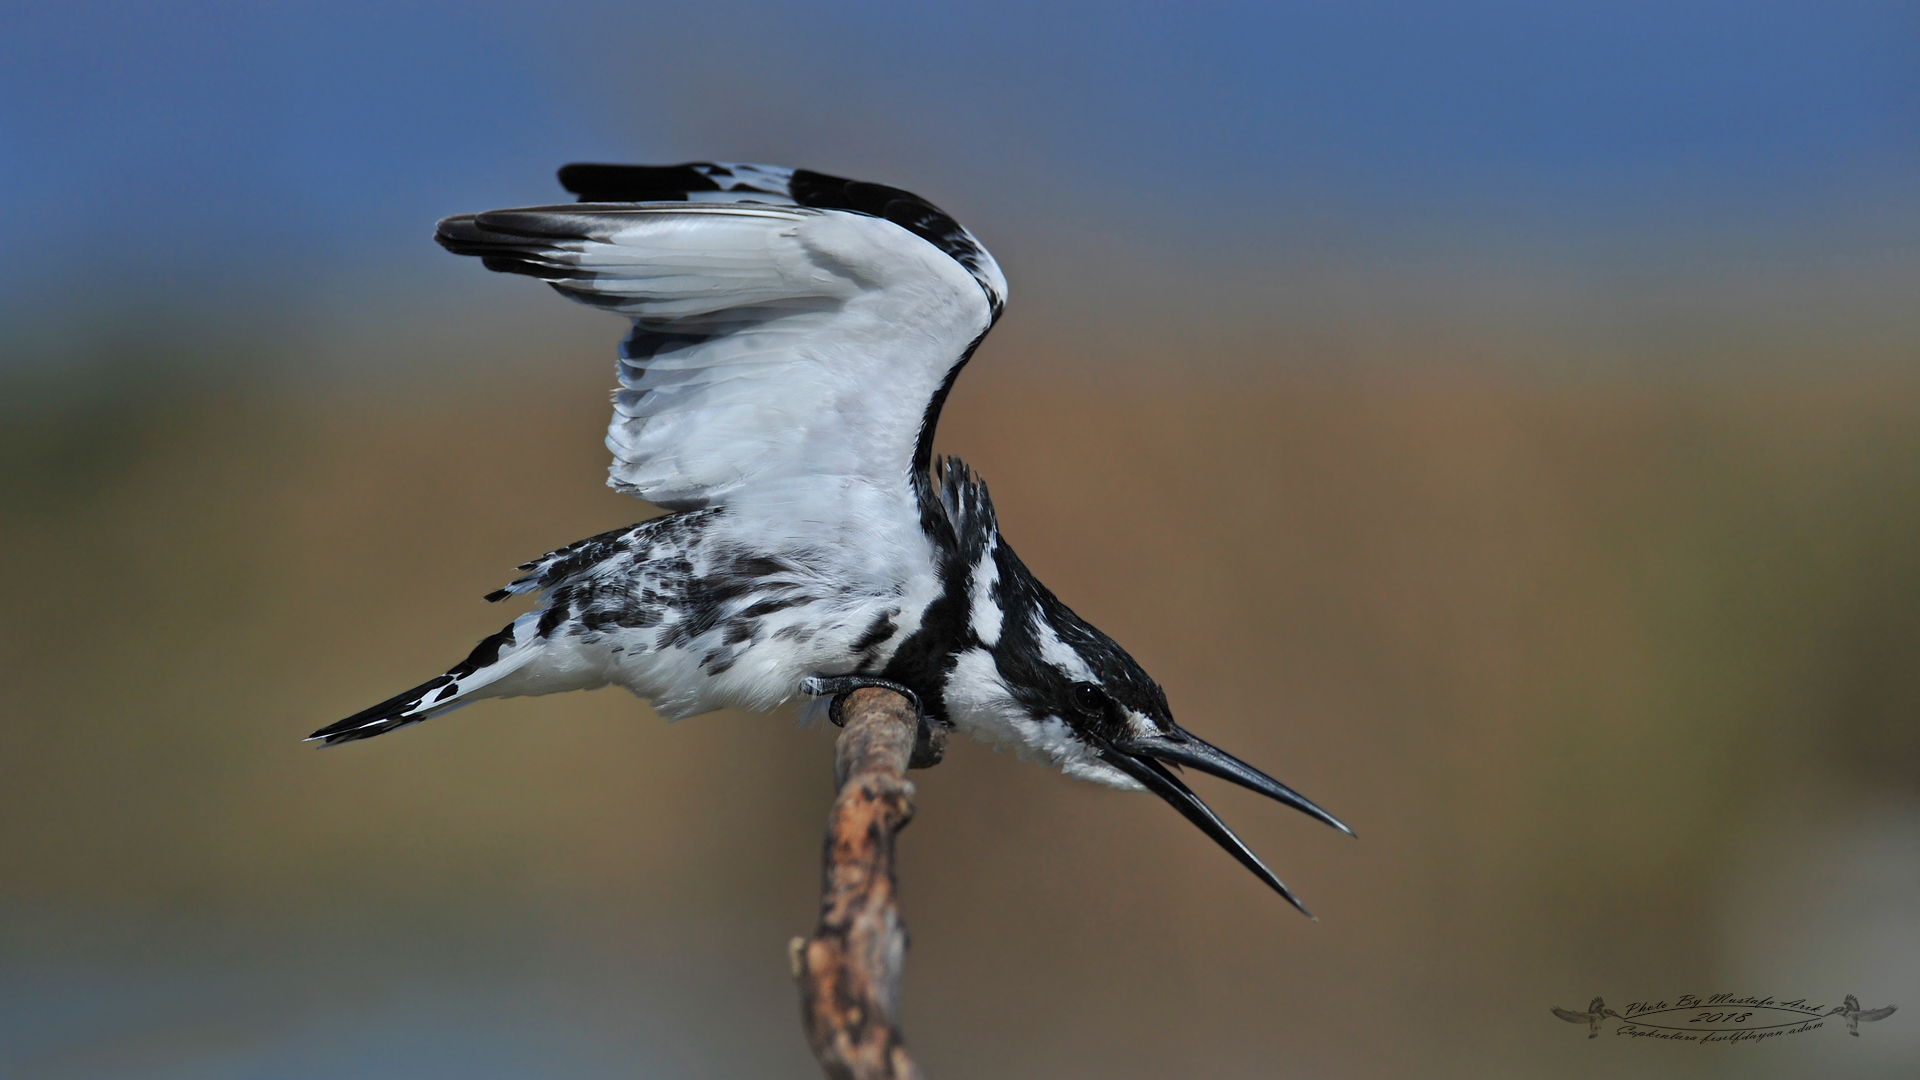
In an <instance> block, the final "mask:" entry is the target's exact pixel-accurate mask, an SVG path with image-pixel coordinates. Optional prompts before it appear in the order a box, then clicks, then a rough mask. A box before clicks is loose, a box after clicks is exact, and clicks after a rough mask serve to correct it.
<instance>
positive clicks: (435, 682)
mask: <svg viewBox="0 0 1920 1080" xmlns="http://www.w3.org/2000/svg"><path fill="white" fill-rule="evenodd" d="M537 616H538V612H530V613H528V614H526V615H522V616H520V617H519V618H518V619H515V620H514V621H512V622H510V623H508V624H507V625H506V626H505V627H504V628H502V629H501V631H500V632H499V633H497V634H494V635H492V636H490V637H488V638H486V639H485V640H483V641H481V642H480V644H479V645H477V646H475V647H474V650H473V652H472V653H471V654H469V655H468V656H467V658H466V659H465V660H462V661H461V662H460V663H458V664H455V665H454V666H453V667H452V668H450V669H449V670H448V671H447V673H446V674H444V675H436V676H434V677H433V678H431V679H428V680H427V681H426V682H423V683H421V684H420V685H419V686H416V687H414V688H413V689H411V690H408V691H405V692H404V693H399V694H395V695H394V696H392V697H390V698H388V699H387V700H385V701H383V702H381V703H380V704H378V705H375V706H373V707H371V708H367V709H362V710H360V711H359V712H357V713H354V714H353V715H352V716H349V717H347V718H346V719H345V720H341V721H339V722H337V723H333V724H328V725H327V726H326V727H323V728H321V729H320V730H319V731H316V732H314V733H313V734H311V735H309V736H307V741H308V742H316V741H318V742H322V743H325V744H326V745H327V746H333V745H334V744H336V743H343V742H352V741H354V740H355V739H371V738H373V737H374V736H375V735H384V734H386V733H387V732H389V731H392V730H393V729H395V728H400V727H405V726H407V725H408V724H413V723H418V722H419V721H421V720H425V719H427V718H428V717H433V716H439V715H441V714H442V713H448V712H452V711H453V710H455V709H457V708H459V707H460V706H462V705H467V704H470V703H472V702H474V701H477V700H479V699H480V698H486V697H494V696H496V694H497V692H498V688H497V687H494V690H495V693H487V692H486V691H487V690H488V688H490V687H493V684H495V683H497V682H499V681H500V680H501V679H502V678H505V677H506V676H508V675H511V674H513V673H514V672H515V671H518V670H519V669H520V668H521V666H523V665H524V664H526V662H527V661H528V660H531V659H532V658H533V657H534V656H535V655H536V654H537V653H538V652H539V646H538V642H537V638H538V633H537V630H536V627H535V622H536V619H537Z"/></svg>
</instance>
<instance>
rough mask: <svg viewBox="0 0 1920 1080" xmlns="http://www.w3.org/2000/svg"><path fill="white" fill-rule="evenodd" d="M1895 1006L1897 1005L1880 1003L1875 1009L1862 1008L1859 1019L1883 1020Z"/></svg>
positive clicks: (1890, 1014)
mask: <svg viewBox="0 0 1920 1080" xmlns="http://www.w3.org/2000/svg"><path fill="white" fill-rule="evenodd" d="M1897 1008H1899V1006H1897V1005H1882V1006H1881V1007H1879V1008H1877V1009H1862V1010H1860V1019H1862V1020H1885V1019H1886V1018H1887V1017H1889V1016H1892V1015H1893V1011H1894V1010H1895V1009H1897Z"/></svg>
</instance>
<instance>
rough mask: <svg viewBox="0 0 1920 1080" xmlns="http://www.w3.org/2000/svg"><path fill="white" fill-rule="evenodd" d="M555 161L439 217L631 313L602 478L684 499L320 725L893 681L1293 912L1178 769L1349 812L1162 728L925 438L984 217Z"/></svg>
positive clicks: (848, 193) (843, 185) (523, 581)
mask: <svg viewBox="0 0 1920 1080" xmlns="http://www.w3.org/2000/svg"><path fill="white" fill-rule="evenodd" d="M560 183H561V184H562V185H563V186H564V187H565V188H566V189H567V190H568V191H570V192H572V193H573V194H575V195H578V196H579V197H580V202H579V203H577V204H568V205H560V206H539V207H530V208H525V209H517V210H495V211H489V212H487V213H482V214H461V215H458V216H455V217H450V218H447V219H445V220H444V221H441V222H440V224H439V227H438V230H437V232H436V234H435V239H436V240H438V241H439V242H440V244H441V245H442V246H444V247H445V248H446V249H447V250H449V251H452V252H454V253H455V254H459V255H478V256H479V257H480V260H481V263H482V264H483V265H485V266H486V268H487V269H489V270H500V271H505V272H507V273H514V274H526V275H528V276H530V277H535V278H539V279H540V280H542V281H545V282H546V283H547V284H548V285H551V286H552V287H553V288H554V289H555V290H557V291H558V292H559V293H560V294H561V295H563V296H566V297H568V298H569V299H572V300H578V301H580V302H581V303H584V304H589V305H591V306H593V307H597V308H602V309H605V310H607V311H611V312H617V313H618V314H620V315H624V316H626V317H627V318H628V319H630V320H632V323H633V330H632V332H631V333H629V334H628V335H627V337H626V340H625V341H624V342H623V343H622V346H621V349H620V362H619V379H620V386H621V389H619V390H618V391H616V392H615V393H614V397H613V400H614V410H613V422H612V424H611V425H610V426H609V427H608V429H607V447H608V449H610V450H612V451H613V465H612V467H611V469H610V470H609V472H610V474H611V476H610V479H609V480H608V483H609V484H611V485H612V486H613V487H614V488H616V489H618V490H620V491H624V492H627V493H629V494H632V495H636V496H639V497H640V498H642V499H645V500H647V501H648V502H651V503H654V504H655V505H657V506H660V507H662V508H663V509H666V510H668V511H671V513H669V514H667V515H666V516H664V517H658V518H654V519H652V520H650V521H646V522H643V523H641V524H639V525H634V526H630V527H628V528H624V529H615V530H614V531H612V532H608V533H602V534H601V535H599V536H594V537H589V538H588V539H585V540H581V541H579V542H577V543H573V544H568V545H567V546H566V547H563V548H561V549H559V550H558V551H555V552H552V553H551V554H548V555H545V556H542V557H541V558H538V559H535V560H534V561H532V562H530V563H526V564H524V565H522V566H521V567H520V569H521V570H522V571H524V575H523V576H522V577H520V578H518V579H517V580H515V581H513V582H512V583H511V584H509V585H507V586H506V587H505V588H503V589H500V590H498V591H496V592H494V593H492V594H490V595H489V596H488V597H487V599H488V600H496V601H497V600H504V599H506V598H508V597H510V596H516V595H520V594H523V593H538V594H539V605H538V607H536V608H535V609H534V610H533V611H530V612H528V613H526V614H525V615H522V616H520V617H519V618H517V619H515V620H513V622H511V623H509V624H508V625H507V626H506V628H504V629H502V630H501V631H500V632H499V633H497V634H494V635H492V636H491V637H488V638H486V639H485V640H483V641H482V642H480V644H479V646H478V647H477V648H475V649H474V650H473V653H472V655H470V656H468V657H467V658H466V659H465V660H463V661H461V662H460V663H458V664H456V665H454V666H453V667H452V668H450V669H449V670H448V671H447V672H446V673H445V674H442V675H438V676H435V677H434V678H432V679H429V680H427V681H426V682H424V683H421V684H420V685H419V686H416V687H414V688H413V689H411V690H408V691H406V692H405V693H402V694H397V695H395V696H394V697H391V698H389V699H387V700H386V701H383V702H381V703H380V704H378V705H375V706H373V707H372V708H369V709H366V710H363V711H361V712H358V713H355V714H354V715H352V716H349V717H347V718H346V719H344V720H342V721H340V722H339V723H336V724H332V725H330V726H328V727H325V728H322V729H321V730H319V731H317V732H315V733H314V734H313V736H312V738H314V739H319V740H322V741H324V742H326V743H328V744H333V743H342V742H348V741H350V740H354V739H364V738H368V737H371V736H374V735H380V734H383V733H385V732H388V731H392V730H393V729H395V728H398V727H402V726H404V725H407V724H411V723H414V722H415V721H419V720H425V719H427V718H428V717H432V716H438V715H440V714H442V713H445V712H449V711H451V710H453V709H456V708H459V707H461V706H463V705H467V704H469V703H471V702H473V701H476V700H479V699H481V698H490V697H511V696H515V695H520V694H550V693H554V692H557V691H561V690H587V689H593V688H596V687H602V686H607V685H609V684H612V685H617V686H624V687H626V688H627V689H628V690H631V691H633V693H635V694H637V695H639V696H640V697H642V698H647V699H650V700H651V701H652V702H653V707H654V708H655V709H656V710H657V711H658V712H659V713H660V714H661V715H662V716H665V717H667V718H669V719H676V718H679V717H684V716H692V715H694V714H696V713H702V712H706V711H708V710H711V709H718V708H723V707H735V708H742V709H749V710H754V711H762V710H767V709H771V708H774V707H775V706H778V705H780V704H781V703H782V702H785V701H788V700H790V699H792V698H794V697H796V696H813V697H819V696H823V695H831V694H838V693H844V692H845V691H847V690H849V689H851V688H853V687H856V686H862V685H875V686H886V687H889V688H892V689H897V690H901V691H903V692H905V693H906V694H908V695H909V696H910V697H912V698H914V699H915V701H916V704H917V705H918V706H919V708H920V710H921V713H922V715H923V716H924V717H926V718H927V719H928V720H929V721H931V722H935V723H940V724H944V725H947V726H949V727H954V728H958V729H960V730H961V731H964V732H967V733H968V734H970V735H972V736H974V737H975V738H978V739H982V740H984V741H987V742H991V743H994V744H996V745H1002V746H1004V745H1009V744H1011V745H1013V746H1014V747H1015V748H1017V749H1019V750H1021V751H1022V753H1023V755H1026V754H1038V755H1040V756H1042V757H1043V758H1045V759H1047V760H1050V761H1051V762H1052V763H1053V764H1054V765H1056V766H1058V767H1059V768H1060V769H1061V771H1063V772H1065V773H1066V774H1067V775H1069V776H1075V777H1080V778H1083V779H1088V780H1095V781H1099V782H1101V783H1104V784H1108V785H1111V786H1113V787H1117V788H1124V789H1128V790H1136V791H1137V790H1146V791H1151V792H1153V793H1154V794H1155V795H1158V796H1160V797H1161V798H1163V799H1165V800H1166V801H1167V802H1169V803H1171V804H1173V806H1174V808H1175V809H1177V810H1179V811H1180V813H1182V814H1183V815H1185V816H1186V817H1187V819H1188V820H1189V821H1192V822H1193V823H1194V824H1195V825H1198V826H1199V827H1200V828H1201V829H1202V830H1203V831H1205V832H1206V834H1207V835H1208V836H1210V837H1212V838H1213V839H1214V840H1215V841H1216V842H1218V843H1219V844H1220V845H1221V846H1222V847H1224V848H1226V850H1227V851H1229V852H1230V853H1232V855H1233V856H1234V857H1235V858H1236V859H1238V860H1239V861H1240V862H1241V863H1242V864H1244V865H1245V866H1246V867H1247V868H1248V869H1249V870H1251V871H1253V873H1254V874H1256V875H1258V876H1259V878H1260V879H1261V880H1262V881H1264V882H1266V884H1267V885H1269V886H1271V887H1272V888H1273V889H1275V890H1276V891H1278V892H1279V893H1280V895H1281V896H1283V897H1285V898H1286V899H1287V900H1288V901H1289V902H1291V903H1292V904H1293V905H1294V906H1295V907H1298V908H1300V910H1301V911H1303V912H1304V911H1305V910H1306V909H1305V908H1304V907H1301V906H1300V902H1299V901H1298V900H1296V899H1295V898H1294V896H1293V894H1292V893H1291V892H1289V891H1288V890H1287V887H1286V886H1285V885H1283V884H1282V883H1281V881H1280V879H1279V878H1278V877H1276V876H1275V875H1274V873H1273V872H1272V871H1271V870H1268V869H1267V867H1266V866H1265V865H1264V864H1262V863H1261V862H1260V860H1259V859H1258V858H1257V857H1255V856H1254V854H1253V852H1252V851H1250V850H1248V848H1247V846H1246V845H1245V844H1244V843H1242V842H1241V841H1240V839H1239V837H1237V836H1235V835H1234V834H1233V831H1232V830H1230V829H1228V828H1227V826H1226V825H1225V824H1224V823H1223V822H1221V820H1220V819H1219V818H1218V817H1216V816H1215V815H1214V813H1213V811H1212V810H1210V809H1208V807H1207V806H1206V804H1205V803H1203V802H1201V801H1200V799H1199V798H1198V797H1197V796H1196V795H1194V793H1193V792H1192V791H1191V790H1190V789H1189V788H1188V787H1187V785H1186V784H1184V783H1183V782H1181V780H1180V778H1179V777H1178V776H1176V775H1175V772H1174V769H1175V768H1177V767H1178V766H1182V765H1185V766H1191V767H1192V768H1195V769H1198V770H1200V771H1202V772H1206V773H1210V774H1212V775H1214V776H1217V777H1221V778H1223V779H1226V780H1229V781H1232V782H1233V783H1236V784H1239V785H1241V786H1243V787H1246V788H1250V789H1252V790H1254V791H1257V792H1260V793H1261V794H1263V795H1267V796H1270V797H1272V798H1274V799H1277V800H1279V801H1281V802H1283V803H1286V804H1287V805H1289V806H1292V807H1295V808H1296V809H1299V810H1302V811H1304V812H1306V813H1308V814H1311V815H1312V816H1314V817H1316V818H1318V819H1320V820H1321V821H1324V822H1326V823H1327V824H1329V825H1332V826H1333V827H1335V828H1337V829H1340V830H1342V831H1345V832H1348V833H1349V834H1351V832H1352V830H1350V829H1347V827H1346V826H1345V825H1343V824H1341V823H1340V822H1339V821H1337V820H1335V819H1334V817H1333V816H1332V815H1331V814H1329V813H1327V812H1326V811H1324V810H1322V809H1320V808H1319V807H1318V806H1315V805H1314V804H1313V803H1312V802H1309V801H1308V800H1307V799H1305V798H1304V797H1302V796H1300V795H1299V794H1297V793H1295V792H1294V791H1293V790H1292V789H1290V788H1288V787H1287V786H1286V785H1284V784H1281V783H1280V782H1279V781H1277V780H1274V779H1273V778H1272V777H1270V776H1268V775H1266V774H1265V773H1263V772H1261V771H1260V770H1258V769H1255V768H1254V767H1252V766H1251V765H1248V764H1246V763H1244V762H1242V761H1240V760H1238V759H1237V758H1234V757H1232V756H1231V755H1228V754H1226V753H1224V752H1222V751H1220V750H1218V749H1216V748H1214V747H1213V746H1210V745H1208V744H1207V743H1205V742H1202V741H1201V740H1200V739H1198V738H1196V737H1195V736H1193V735H1192V734H1190V733H1188V732H1187V731H1186V730H1184V729H1182V728H1181V727H1180V726H1179V725H1177V724H1175V723H1174V722H1173V716H1172V714H1171V713H1170V712H1169V710H1168V707H1167V698H1166V695H1165V693H1163V692H1162V691H1161V689H1160V687H1159V685H1158V684H1156V683H1155V682H1154V681H1153V680H1152V679H1151V678H1149V677H1148V676H1147V673H1146V672H1145V671H1142V670H1141V669H1140V665H1138V664H1136V663H1134V661H1133V658H1132V657H1130V656H1128V655H1127V654H1126V652H1125V650H1123V649H1121V648H1120V646H1119V645H1117V644H1115V643H1114V642H1113V640H1112V639H1110V638H1108V637H1107V636H1106V635H1105V634H1103V633H1101V632H1100V631H1098V630H1096V629H1094V628H1093V627H1092V626H1089V625H1088V624H1087V623H1086V621H1085V620H1083V619H1081V618H1080V617H1079V616H1077V615H1075V614H1074V613H1073V612H1072V611H1071V610H1069V609H1068V608H1067V606H1066V605H1065V604H1063V603H1061V602H1060V601H1059V600H1057V599H1055V598H1054V595H1053V594H1052V593H1051V592H1049V591H1047V588H1046V586H1044V585H1042V584H1040V582H1038V581H1036V580H1035V579H1034V577H1033V575H1032V574H1031V573H1029V572H1028V571H1027V568H1026V566H1024V565H1023V564H1022V563H1021V562H1020V559H1019V558H1018V557H1017V556H1016V555H1014V553H1013V549H1012V548H1010V547H1008V546H1007V544H1006V542H1005V541H1004V540H1003V539H1002V538H1001V536H1000V530H999V526H998V525H997V524H996V522H995V519H994V513H993V505H992V503H991V502H989V501H988V499H987V489H986V486H985V485H984V484H983V483H981V481H980V480H979V479H978V478H977V477H975V476H974V475H973V474H972V473H971V472H970V471H969V470H968V469H967V467H966V466H965V465H963V464H961V463H960V462H959V461H957V460H953V459H945V460H942V461H939V462H935V461H934V460H933V431H934V425H935V423H936V422H937V421H938V420H939V418H940V407H941V404H942V403H943V402H945V401H946V398H947V392H948V390H949V389H951V388H952V386H953V381H954V379H955V377H957V376H958V375H959V374H960V369H961V368H962V367H964V366H966V363H967V360H968V358H969V357H971V356H972V355H973V352H974V349H976V348H977V347H979V345H980V341H981V339H982V338H984V337H985V336H986V334H987V331H988V329H989V328H991V327H992V326H993V324H994V322H995V320H997V319H998V318H999V316H1000V312H1001V308H1002V305H1003V304H1004V302H1005V298H1006V293H1007V283H1006V279H1005V278H1004V277H1002V276H1001V273H1000V267H999V266H998V265H997V264H996V263H995V262H994V260H993V257H992V256H991V255H989V254H987V251H986V249H985V248H984V247H982V246H981V245H980V244H979V242H977V241H976V240H975V239H974V238H973V236H972V234H971V233H969V232H967V230H965V229H963V228H961V227H960V225H959V223H958V222H956V221H954V220H953V218H951V217H949V216H947V215H946V214H945V213H943V212H941V211H940V210H939V209H938V208H937V207H935V206H934V205H933V204H931V203H929V202H927V201H926V200H925V199H922V198H920V197H919V196H916V195H913V194H910V193H908V192H905V191H901V190H899V189H897V188H891V187H884V186H881V185H879V184H869V183H862V182H859V181H853V180H843V179H840V178H839V177H834V176H826V175H823V174H821V173H816V172H809V171H807V170H805V169H785V168H775V167H770V166H765V165H719V164H711V163H698V164H688V165H672V166H634V165H569V166H567V167H565V168H563V169H561V170H560ZM1170 767H1172V768H1170Z"/></svg>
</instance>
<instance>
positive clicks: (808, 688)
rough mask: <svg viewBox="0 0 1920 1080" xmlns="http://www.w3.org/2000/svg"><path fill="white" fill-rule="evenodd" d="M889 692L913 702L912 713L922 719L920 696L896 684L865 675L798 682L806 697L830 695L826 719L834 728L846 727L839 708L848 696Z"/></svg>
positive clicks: (809, 677)
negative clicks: (856, 691)
mask: <svg viewBox="0 0 1920 1080" xmlns="http://www.w3.org/2000/svg"><path fill="white" fill-rule="evenodd" d="M868 689H872V690H891V691H893V692H894V693H896V694H899V695H900V696H901V697H903V698H906V699H907V700H908V701H911V702H913V711H914V713H915V714H916V715H918V716H920V717H922V718H924V717H925V716H926V715H927V714H926V711H925V710H923V709H921V708H920V695H919V694H916V693H914V692H913V691H911V690H909V689H907V688H906V687H904V686H901V685H900V684H899V683H897V682H888V681H887V680H885V679H875V678H872V677H869V676H866V675H809V676H808V677H806V678H804V679H801V680H800V692H801V693H803V694H805V695H807V696H808V697H827V696H828V695H832V697H833V704H831V705H829V706H827V719H829V720H832V721H833V726H834V727H846V726H847V718H846V717H845V716H843V715H841V712H840V706H841V703H842V702H843V701H845V700H846V696H847V695H848V694H851V693H853V692H854V691H855V690H868Z"/></svg>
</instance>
